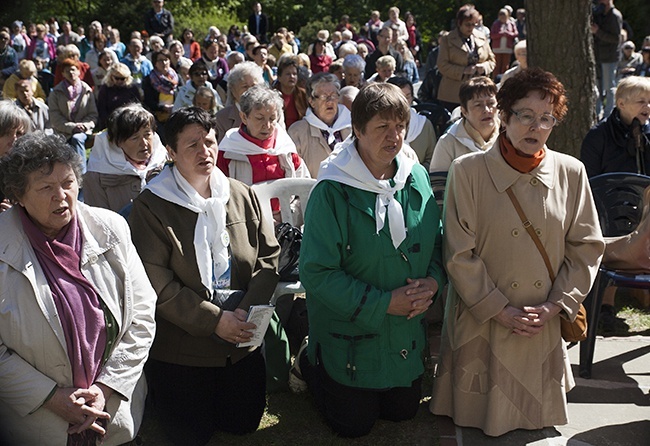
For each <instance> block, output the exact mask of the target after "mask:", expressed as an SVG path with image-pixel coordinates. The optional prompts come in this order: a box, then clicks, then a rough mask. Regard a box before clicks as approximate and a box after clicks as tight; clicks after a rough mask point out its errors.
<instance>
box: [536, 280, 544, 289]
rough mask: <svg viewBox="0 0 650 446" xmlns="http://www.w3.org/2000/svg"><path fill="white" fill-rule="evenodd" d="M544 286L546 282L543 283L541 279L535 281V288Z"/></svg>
mask: <svg viewBox="0 0 650 446" xmlns="http://www.w3.org/2000/svg"><path fill="white" fill-rule="evenodd" d="M543 286H544V283H542V281H541V280H538V281H537V282H535V288H537V289H540V288H541V287H543Z"/></svg>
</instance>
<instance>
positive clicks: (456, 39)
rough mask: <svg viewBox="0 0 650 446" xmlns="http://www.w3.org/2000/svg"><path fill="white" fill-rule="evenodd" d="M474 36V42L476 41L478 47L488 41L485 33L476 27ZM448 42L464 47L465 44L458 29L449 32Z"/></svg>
mask: <svg viewBox="0 0 650 446" xmlns="http://www.w3.org/2000/svg"><path fill="white" fill-rule="evenodd" d="M472 36H473V37H474V42H475V43H476V46H477V48H480V47H482V46H485V44H486V43H487V38H486V37H485V34H483V33H482V32H480V31H478V30H476V29H475V30H474V31H473V32H472ZM448 42H449V44H451V45H453V46H455V47H458V48H463V45H465V40H464V39H463V38H462V37H461V35H460V33H459V32H458V31H457V30H456V31H452V32H451V33H449V34H448Z"/></svg>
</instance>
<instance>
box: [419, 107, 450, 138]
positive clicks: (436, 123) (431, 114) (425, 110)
mask: <svg viewBox="0 0 650 446" xmlns="http://www.w3.org/2000/svg"><path fill="white" fill-rule="evenodd" d="M415 110H417V112H418V113H419V114H421V115H423V116H426V117H427V119H428V120H429V121H431V123H432V124H433V129H434V130H435V132H436V138H438V139H439V138H440V137H441V136H442V135H443V134H444V133H445V131H446V130H447V127H449V120H450V119H451V115H450V114H449V112H448V111H447V109H446V108H445V107H443V106H442V105H439V104H432V103H431V102H420V103H419V104H417V105H416V106H415Z"/></svg>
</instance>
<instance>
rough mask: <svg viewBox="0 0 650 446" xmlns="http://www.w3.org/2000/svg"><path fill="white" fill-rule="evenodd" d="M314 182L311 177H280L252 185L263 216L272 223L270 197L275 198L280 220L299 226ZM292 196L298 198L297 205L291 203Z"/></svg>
mask: <svg viewBox="0 0 650 446" xmlns="http://www.w3.org/2000/svg"><path fill="white" fill-rule="evenodd" d="M315 184H316V180H315V179H313V178H280V179H277V180H271V181H263V182H261V183H256V184H253V186H252V187H253V190H254V191H255V194H256V195H257V198H258V199H259V200H260V204H261V206H262V213H263V214H264V218H266V219H267V220H268V221H269V222H270V223H271V224H273V211H272V210H271V199H272V198H277V199H278V200H280V214H281V216H282V222H283V223H284V222H287V223H291V224H292V225H293V226H301V225H302V223H303V221H304V220H303V213H304V210H305V209H306V208H307V200H309V194H310V193H311V189H312V187H314V185H315ZM294 197H299V198H300V205H299V206H298V205H296V204H293V205H292V204H291V203H292V201H293V199H294ZM274 226H275V225H274Z"/></svg>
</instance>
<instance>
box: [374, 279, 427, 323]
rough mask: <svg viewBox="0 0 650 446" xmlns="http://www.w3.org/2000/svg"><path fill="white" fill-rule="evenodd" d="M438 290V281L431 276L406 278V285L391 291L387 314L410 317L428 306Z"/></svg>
mask: <svg viewBox="0 0 650 446" xmlns="http://www.w3.org/2000/svg"><path fill="white" fill-rule="evenodd" d="M437 292H438V282H436V280H435V279H434V278H432V277H423V278H420V279H410V278H409V279H406V285H404V286H403V287H400V288H396V289H394V290H393V291H392V292H391V298H390V304H389V305H388V310H386V312H387V313H388V314H392V315H394V316H406V317H407V319H412V318H414V317H415V316H418V315H420V314H422V313H424V312H425V311H427V309H428V308H429V306H430V305H431V303H432V302H433V296H435V295H436V293H437Z"/></svg>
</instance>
